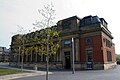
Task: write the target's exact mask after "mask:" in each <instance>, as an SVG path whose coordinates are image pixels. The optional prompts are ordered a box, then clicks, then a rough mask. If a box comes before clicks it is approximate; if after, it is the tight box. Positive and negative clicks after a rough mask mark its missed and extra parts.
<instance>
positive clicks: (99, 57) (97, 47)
mask: <svg viewBox="0 0 120 80" xmlns="http://www.w3.org/2000/svg"><path fill="white" fill-rule="evenodd" d="M101 46H102V41H101V36H100V35H97V36H93V61H94V62H102V61H103V54H102V50H101Z"/></svg>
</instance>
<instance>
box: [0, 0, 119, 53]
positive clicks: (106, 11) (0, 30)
mask: <svg viewBox="0 0 120 80" xmlns="http://www.w3.org/2000/svg"><path fill="white" fill-rule="evenodd" d="M51 2H52V3H53V4H54V6H55V10H56V21H58V20H61V19H64V18H67V17H71V16H74V15H77V16H78V17H80V18H82V17H84V16H88V15H93V16H95V15H98V16H99V17H103V18H104V19H105V20H106V21H107V22H108V28H109V30H110V31H111V32H112V35H113V36H114V40H113V42H114V43H115V45H116V53H117V54H120V50H119V47H120V41H119V40H120V36H119V34H120V31H119V21H120V20H119V18H120V1H119V0H0V46H5V47H7V48H9V45H10V43H11V36H12V35H13V34H11V32H16V31H17V25H21V26H22V27H24V28H25V29H27V30H30V29H32V27H33V25H32V24H33V23H34V22H35V20H39V19H40V15H39V13H38V9H42V8H43V5H46V4H50V3H51Z"/></svg>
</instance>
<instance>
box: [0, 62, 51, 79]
mask: <svg viewBox="0 0 120 80" xmlns="http://www.w3.org/2000/svg"><path fill="white" fill-rule="evenodd" d="M0 68H9V69H18V70H20V68H14V67H9V66H7V65H3V64H2V65H1V64H0ZM23 70H26V71H31V72H30V73H28V72H27V73H18V74H10V75H4V76H0V80H10V79H16V78H22V77H29V76H38V75H45V73H46V72H45V71H35V70H28V69H23ZM49 74H52V72H49Z"/></svg>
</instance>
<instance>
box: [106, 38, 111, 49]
mask: <svg viewBox="0 0 120 80" xmlns="http://www.w3.org/2000/svg"><path fill="white" fill-rule="evenodd" d="M106 46H107V47H109V48H110V47H111V42H110V41H109V40H107V39H106Z"/></svg>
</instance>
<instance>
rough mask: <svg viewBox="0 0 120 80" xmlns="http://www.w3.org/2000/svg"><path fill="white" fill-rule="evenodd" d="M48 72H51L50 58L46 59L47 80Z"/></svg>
mask: <svg viewBox="0 0 120 80" xmlns="http://www.w3.org/2000/svg"><path fill="white" fill-rule="evenodd" d="M48 72H49V57H48V56H47V57H46V80H48V77H49V76H48Z"/></svg>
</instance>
